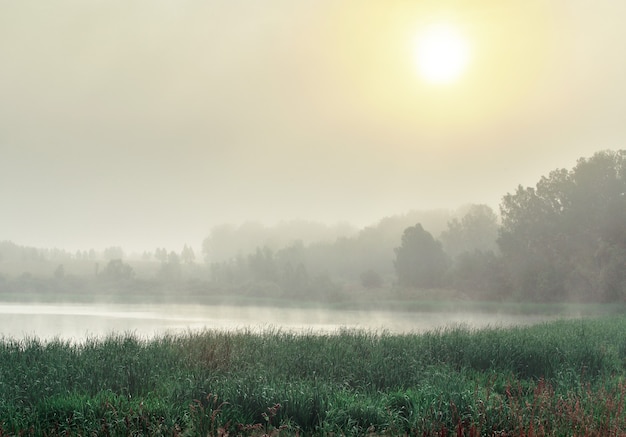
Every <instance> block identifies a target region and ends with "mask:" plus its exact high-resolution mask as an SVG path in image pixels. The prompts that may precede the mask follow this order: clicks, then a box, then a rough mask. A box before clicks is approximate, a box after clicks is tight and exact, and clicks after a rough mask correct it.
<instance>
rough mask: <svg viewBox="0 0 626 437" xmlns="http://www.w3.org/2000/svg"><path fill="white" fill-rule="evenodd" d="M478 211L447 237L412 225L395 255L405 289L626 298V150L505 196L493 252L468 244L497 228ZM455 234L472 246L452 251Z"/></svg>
mask: <svg viewBox="0 0 626 437" xmlns="http://www.w3.org/2000/svg"><path fill="white" fill-rule="evenodd" d="M474 212H475V213H473V214H470V215H468V216H466V217H465V218H464V219H463V220H462V221H461V222H453V223H450V226H449V230H448V231H447V233H443V234H442V235H441V238H440V240H436V239H434V238H433V237H432V235H431V234H430V233H429V232H427V231H426V230H425V229H424V228H423V227H422V226H421V225H419V224H418V225H416V226H413V227H410V228H407V229H406V230H405V231H404V233H403V235H402V243H401V245H400V246H399V247H398V248H397V249H396V251H395V255H396V258H395V269H396V272H397V275H398V280H399V283H400V284H402V285H404V286H413V287H454V288H456V289H460V290H463V291H465V292H468V293H471V294H476V295H481V296H489V297H507V298H516V299H526V300H535V301H563V300H582V301H594V302H617V301H625V300H626V151H623V150H620V151H602V152H598V153H596V154H595V155H593V156H592V157H590V158H581V159H579V160H578V162H577V164H576V166H575V167H574V168H572V169H569V170H568V169H557V170H554V171H552V172H550V174H549V175H547V176H544V177H542V178H541V179H540V180H539V181H538V182H537V184H536V186H534V187H522V186H518V187H517V189H516V190H515V192H513V193H508V194H506V195H505V196H504V197H503V199H502V203H501V205H500V220H501V223H500V225H499V227H498V229H497V238H496V240H495V242H496V247H494V248H488V247H483V248H479V247H477V245H476V244H475V243H472V244H469V243H471V241H472V236H478V235H481V232H485V230H486V229H487V228H489V229H490V230H489V231H488V232H491V229H492V228H491V227H490V226H489V227H485V225H486V224H487V223H493V221H494V217H493V216H492V215H491V214H490V213H489V212H488V211H486V210H482V211H478V210H475V211H474ZM453 235H457V236H458V237H460V239H459V241H461V242H464V244H468V245H467V246H466V247H465V248H464V249H462V250H456V249H455V250H451V249H450V248H449V239H450V237H451V236H453ZM455 238H456V237H454V238H453V240H454V239H455ZM472 246H474V247H472ZM456 247H457V248H460V247H461V246H459V245H457V246H456Z"/></svg>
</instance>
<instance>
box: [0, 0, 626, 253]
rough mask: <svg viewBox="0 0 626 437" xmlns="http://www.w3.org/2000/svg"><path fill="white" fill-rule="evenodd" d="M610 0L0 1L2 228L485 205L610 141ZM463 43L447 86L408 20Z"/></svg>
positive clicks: (30, 241) (122, 229) (154, 232)
mask: <svg viewBox="0 0 626 437" xmlns="http://www.w3.org/2000/svg"><path fill="white" fill-rule="evenodd" d="M624 17H626V2H623V1H616V0H596V1H594V2H589V1H582V0H554V1H543V0H542V1H528V0H519V1H518V0H507V1H499V0H492V1H472V2H461V1H449V2H446V1H441V0H437V1H434V0H433V1H427V0H423V1H417V0H414V1H409V0H404V1H399V0H398V1H394V0H384V1H383V0H378V1H367V0H366V1H364V0H346V1H341V2H339V1H335V0H298V1H293V0H267V1H252V0H248V1H244V0H220V1H214V0H135V1H127V0H124V1H121V0H119V1H118V0H107V1H104V0H93V1H85V0H73V1H72V0H51V1H41V0H14V1H11V0H0V199H1V205H2V206H1V209H0V240H12V241H14V242H15V243H18V244H24V245H34V246H45V247H52V246H56V247H60V248H67V249H71V250H74V249H77V248H81V249H89V248H91V247H94V248H101V247H105V246H109V245H121V246H123V247H125V248H127V249H128V250H139V249H143V248H145V249H154V248H155V247H157V246H159V247H160V246H166V247H168V248H170V249H175V250H180V248H181V247H182V245H183V244H184V243H188V244H191V245H193V246H194V247H199V245H200V243H201V241H202V239H203V238H204V237H205V236H207V235H208V233H209V230H210V229H211V227H213V226H214V225H217V224H220V223H223V222H233V223H240V222H242V221H244V220H260V221H262V222H264V223H266V224H273V223H275V222H277V221H279V220H283V219H285V220H289V219H294V218H303V219H309V220H320V221H324V222H329V223H335V222H338V221H349V222H352V223H354V224H355V225H358V226H361V225H366V224H371V223H373V222H375V221H377V220H378V219H380V218H382V217H383V216H386V215H392V214H396V213H403V212H406V211H408V210H411V209H427V208H436V207H446V208H456V207H458V206H460V205H461V204H464V203H468V202H475V203H488V204H490V205H491V206H493V207H494V208H497V206H498V204H499V202H500V199H501V197H502V196H503V195H504V194H506V193H507V192H510V191H512V190H514V189H515V187H516V186H517V185H518V184H523V185H534V184H535V183H536V181H537V180H538V179H539V177H540V176H542V175H545V174H547V173H548V172H549V171H550V170H552V169H554V168H557V167H567V168H569V167H572V166H573V165H574V163H575V161H576V159H577V158H579V157H581V156H590V155H591V154H593V153H594V152H596V151H598V150H601V149H619V148H625V147H626V145H625V144H624V138H625V137H626V135H625V134H626V56H625V54H626V26H624V25H623V23H624ZM440 22H443V23H447V24H448V25H450V26H452V27H454V28H455V29H457V30H458V32H459V33H460V34H462V35H463V37H464V38H465V42H466V43H467V45H468V46H469V47H470V60H469V63H468V66H467V70H466V71H464V72H463V73H462V74H461V75H460V77H459V79H458V80H457V81H456V82H454V83H451V84H443V85H441V84H439V85H437V84H433V83H428V82H427V81H425V80H424V79H423V78H422V77H421V76H420V75H419V74H418V71H417V69H416V67H415V54H414V52H415V45H416V38H419V37H418V36H417V35H419V34H420V31H421V29H423V28H425V27H427V26H428V25H430V24H432V23H440Z"/></svg>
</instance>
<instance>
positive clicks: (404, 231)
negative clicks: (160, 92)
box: [0, 150, 626, 302]
mask: <svg viewBox="0 0 626 437" xmlns="http://www.w3.org/2000/svg"><path fill="white" fill-rule="evenodd" d="M498 212H499V214H498V213H496V212H495V211H494V210H493V209H492V208H491V207H489V206H487V205H480V204H473V205H467V206H465V207H463V208H461V209H460V210H458V211H454V212H450V211H446V210H434V211H412V212H410V213H407V214H403V215H396V216H391V217H386V218H383V219H382V220H380V221H379V222H378V223H377V224H375V225H372V226H368V227H366V228H363V229H361V230H359V231H357V230H355V229H354V228H352V227H350V226H348V225H345V224H341V225H336V226H326V225H321V224H316V223H310V222H304V221H294V222H283V223H280V224H278V225H276V226H274V227H264V226H262V225H260V224H255V223H252V222H248V223H244V224H243V225H241V226H240V227H235V226H232V225H223V226H218V227H215V228H214V229H213V230H212V231H211V233H210V234H209V235H208V236H207V238H206V239H205V240H204V242H203V244H202V256H203V257H204V263H203V262H202V261H201V260H198V259H197V257H196V254H195V253H194V251H193V249H191V248H190V247H189V246H187V245H185V247H184V248H183V249H182V250H181V251H180V252H175V251H168V250H166V249H165V248H157V249H156V250H154V251H153V252H144V253H143V254H142V255H140V256H138V257H136V258H134V259H129V258H126V257H125V254H124V252H123V250H122V248H121V247H118V246H112V247H110V248H107V249H105V250H104V251H102V252H95V251H93V250H90V251H78V252H76V253H75V254H72V253H69V252H65V251H62V250H58V249H52V250H49V249H36V248H32V247H22V246H18V245H16V244H13V243H11V242H6V241H5V242H0V291H2V290H11V289H12V290H16V289H17V290H18V291H19V290H24V289H26V290H28V289H32V288H33V287H35V285H36V284H39V288H46V289H48V288H50V284H53V285H54V287H52V288H55V287H56V289H63V290H69V289H72V290H73V289H80V288H81V284H83V285H82V288H90V287H91V288H93V284H96V285H97V287H96V288H98V289H102V288H104V289H107V290H111V292H114V291H116V290H132V289H143V290H146V291H149V290H150V289H155V288H158V287H160V286H163V287H166V288H167V289H168V290H177V289H193V290H194V292H195V293H200V294H201V293H212V294H224V295H228V294H243V295H254V296H271V297H286V298H296V299H302V298H307V299H326V300H327V299H342V298H351V297H355V296H358V295H359V294H362V293H370V294H372V295H377V296H380V297H382V298H385V297H392V296H398V295H399V293H400V294H402V293H404V292H406V291H407V290H408V291H411V290H431V291H435V292H437V291H440V292H441V293H444V290H448V291H449V290H453V291H454V292H456V293H457V295H459V296H462V297H468V298H478V299H514V300H533V301H564V300H577V301H593V302H617V301H624V300H626V151H622V150H620V151H601V152H598V153H596V154H595V155H593V156H592V157H590V158H581V159H579V160H578V161H577V164H576V165H575V166H574V167H573V168H572V169H556V170H554V171H552V172H550V173H549V174H548V175H547V176H544V177H542V178H540V180H539V181H538V182H537V184H536V185H535V186H533V187H523V186H518V187H517V188H516V190H514V191H513V192H512V193H507V194H506V195H504V196H503V198H502V202H501V204H500V206H499V211H498ZM24 266H26V267H24ZM11 268H13V273H15V272H16V271H19V269H20V268H23V272H22V273H20V274H13V275H11V274H10V273H7V272H8V271H10V270H11ZM42 272H43V273H42ZM46 275H47V279H45V278H44V279H45V281H44V279H37V278H38V277H39V278H41V277H42V276H46ZM84 277H91V278H92V280H91V282H89V281H86V280H84V279H81V278H84ZM94 278H96V279H94ZM48 279H49V280H48ZM38 281H39V282H38ZM46 281H47V282H46ZM50 281H52V282H50ZM87 282H89V284H91V285H89V286H86V285H85V284H87ZM33 284H35V285H33ZM18 285H19V286H18ZM35 288H37V287H35ZM408 294H410V293H408Z"/></svg>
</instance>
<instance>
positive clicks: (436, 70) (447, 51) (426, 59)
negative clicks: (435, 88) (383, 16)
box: [414, 23, 470, 84]
mask: <svg viewBox="0 0 626 437" xmlns="http://www.w3.org/2000/svg"><path fill="white" fill-rule="evenodd" d="M414 56H415V57H414V60H415V65H416V67H417V70H418V72H419V74H420V75H421V76H422V77H423V78H424V79H425V80H426V81H428V82H431V83H434V84H448V83H452V82H455V81H457V80H458V79H459V78H460V77H461V75H462V74H463V73H464V72H465V70H466V69H467V65H468V63H469V60H470V47H469V43H468V41H467V39H466V38H465V37H464V36H463V35H462V34H461V33H460V32H459V31H458V29H456V28H455V27H453V26H451V25H448V24H443V23H439V24H434V25H431V26H429V27H427V28H425V29H424V30H423V31H422V32H420V33H419V34H418V35H417V37H416V38H415V52H414Z"/></svg>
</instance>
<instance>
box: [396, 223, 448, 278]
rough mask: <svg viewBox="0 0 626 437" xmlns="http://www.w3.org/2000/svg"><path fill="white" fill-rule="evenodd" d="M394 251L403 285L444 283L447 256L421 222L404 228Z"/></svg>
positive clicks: (397, 269)
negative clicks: (400, 240) (398, 244)
mask: <svg viewBox="0 0 626 437" xmlns="http://www.w3.org/2000/svg"><path fill="white" fill-rule="evenodd" d="M395 254H396V259H395V262H394V266H395V269H396V274H397V275H398V282H399V284H400V285H403V286H410V287H422V288H433V287H440V286H441V285H443V282H444V276H445V273H446V270H447V268H448V263H449V262H448V257H447V256H446V254H445V252H444V251H443V249H442V247H441V243H440V242H439V241H437V240H435V239H434V238H433V236H432V235H431V234H430V233H429V232H427V231H425V230H424V228H423V227H422V225H421V224H417V225H415V226H412V227H409V228H407V229H405V231H404V233H403V234H402V243H401V245H400V247H397V248H396V249H395Z"/></svg>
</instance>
